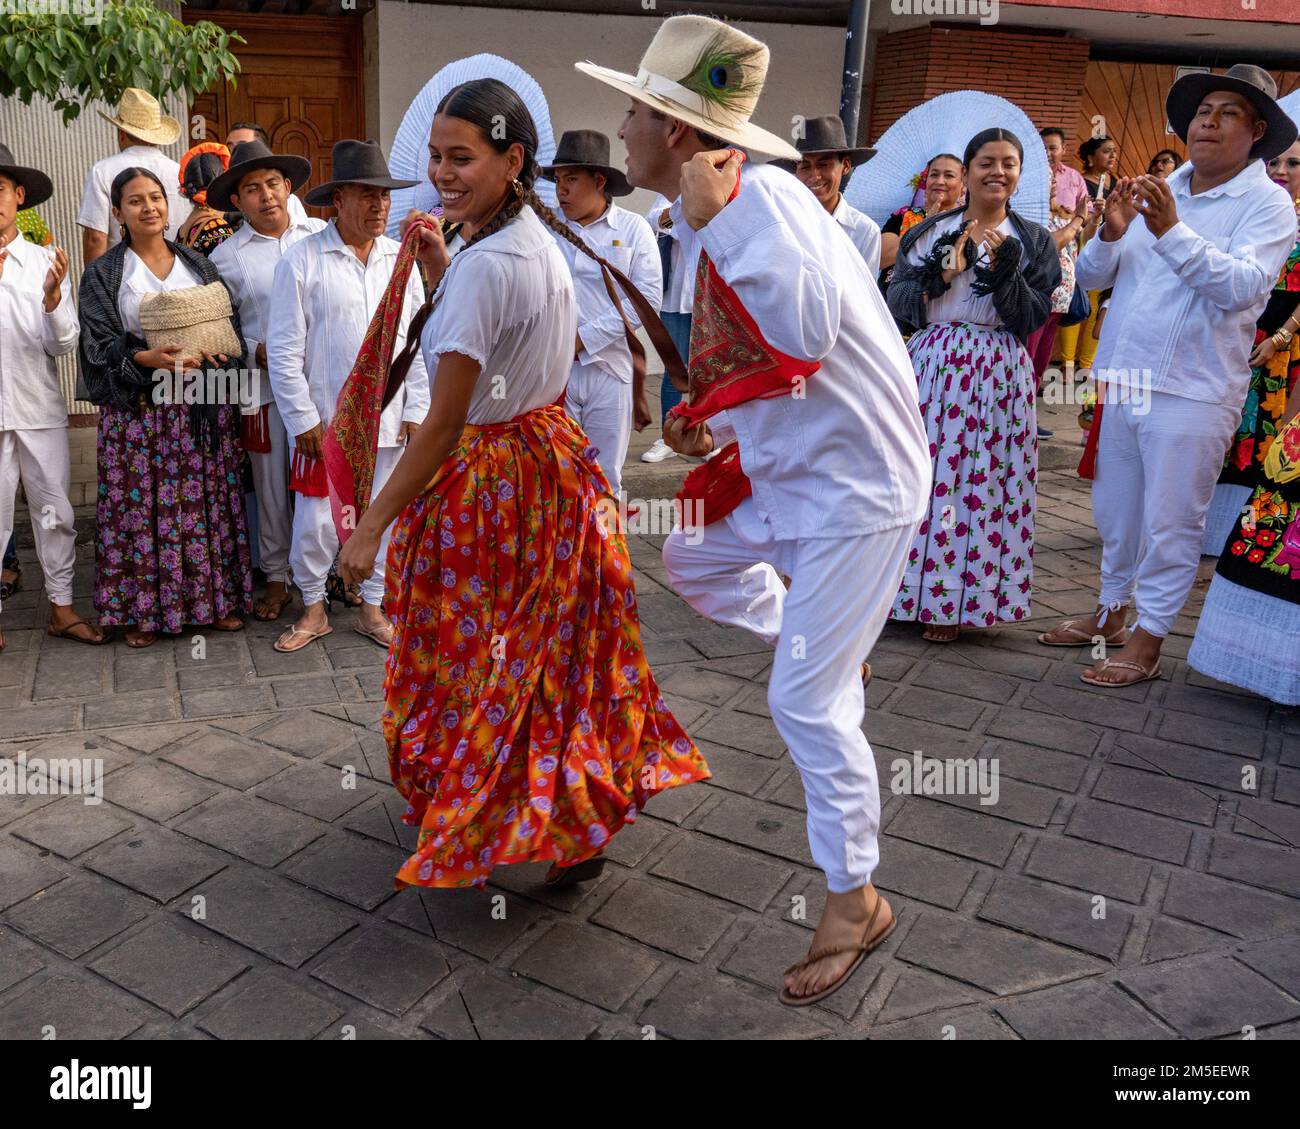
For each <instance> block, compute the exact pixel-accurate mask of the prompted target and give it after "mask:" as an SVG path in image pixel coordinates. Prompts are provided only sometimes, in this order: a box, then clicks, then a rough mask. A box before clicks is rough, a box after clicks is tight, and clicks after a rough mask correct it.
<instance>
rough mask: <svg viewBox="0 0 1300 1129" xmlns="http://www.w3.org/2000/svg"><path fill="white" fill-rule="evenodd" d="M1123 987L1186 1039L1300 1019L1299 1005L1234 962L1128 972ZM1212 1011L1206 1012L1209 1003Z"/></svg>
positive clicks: (1208, 960)
mask: <svg viewBox="0 0 1300 1129" xmlns="http://www.w3.org/2000/svg"><path fill="white" fill-rule="evenodd" d="M1118 979H1119V983H1121V984H1122V985H1123V986H1124V987H1125V988H1127V989H1128V990H1129V991H1130V992H1132V993H1133V995H1135V996H1136V997H1137V998H1138V999H1139V1000H1141V1001H1142V1003H1143V1004H1144V1005H1146V1006H1147V1007H1148V1008H1150V1009H1151V1010H1152V1011H1154V1012H1155V1013H1156V1014H1157V1015H1158V1016H1160V1018H1161V1019H1163V1020H1164V1021H1165V1022H1166V1023H1168V1024H1169V1025H1170V1026H1171V1027H1173V1028H1174V1029H1175V1030H1176V1031H1178V1032H1179V1034H1181V1035H1183V1036H1184V1037H1186V1038H1188V1039H1209V1038H1213V1037H1214V1036H1216V1035H1232V1034H1237V1035H1240V1033H1241V1031H1242V1029H1243V1028H1244V1027H1247V1026H1249V1027H1264V1026H1267V1025H1268V1024H1270V1023H1282V1022H1284V1021H1286V1020H1288V1019H1294V1018H1295V1017H1296V1016H1297V1015H1300V1003H1297V1002H1296V1001H1295V1000H1294V999H1291V998H1290V997H1289V996H1286V995H1284V994H1283V993H1282V992H1280V991H1278V989H1277V988H1276V987H1275V986H1274V985H1272V984H1270V983H1269V982H1268V981H1267V980H1265V979H1264V977H1262V976H1260V975H1259V974H1258V973H1256V972H1252V971H1251V970H1250V969H1249V968H1246V967H1245V966H1244V965H1242V964H1239V963H1238V962H1237V961H1235V960H1233V959H1231V958H1230V957H1219V956H1211V957H1195V958H1192V959H1191V960H1188V961H1179V962H1176V963H1174V962H1171V963H1168V964H1162V965H1157V966H1152V967H1149V968H1142V969H1137V970H1135V971H1132V972H1125V973H1123V974H1121V975H1120V977H1119V978H1118ZM1211 1000H1212V1001H1213V1006H1207V1002H1208V1001H1211Z"/></svg>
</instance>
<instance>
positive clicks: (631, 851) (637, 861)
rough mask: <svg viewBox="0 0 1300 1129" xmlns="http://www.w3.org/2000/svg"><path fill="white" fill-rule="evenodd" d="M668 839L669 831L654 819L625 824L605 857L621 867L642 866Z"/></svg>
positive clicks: (612, 840) (611, 843) (606, 848)
mask: <svg viewBox="0 0 1300 1129" xmlns="http://www.w3.org/2000/svg"><path fill="white" fill-rule="evenodd" d="M667 837H668V831H667V829H666V828H664V827H663V826H662V825H660V824H659V823H657V822H656V821H655V820H653V819H638V820H637V821H636V822H635V823H628V824H624V826H623V829H622V830H621V831H620V832H619V833H618V834H617V835H615V836H614V837H613V838H612V839H611V840H610V841H609V843H608V844H607V845H606V847H605V857H606V858H607V859H609V860H610V861H611V862H616V863H618V864H620V865H621V866H632V867H636V866H640V865H641V863H642V861H643V860H644V859H645V857H646V855H648V854H649V853H650V852H651V851H653V850H654V849H655V848H656V847H658V846H659V844H660V843H662V842H663V841H664V840H665V839H666V838H667Z"/></svg>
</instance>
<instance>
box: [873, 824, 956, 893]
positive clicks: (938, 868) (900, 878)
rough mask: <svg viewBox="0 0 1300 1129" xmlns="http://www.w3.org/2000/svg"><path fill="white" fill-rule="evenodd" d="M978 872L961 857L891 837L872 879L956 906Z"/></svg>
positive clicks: (892, 889)
mask: <svg viewBox="0 0 1300 1129" xmlns="http://www.w3.org/2000/svg"><path fill="white" fill-rule="evenodd" d="M977 873H978V870H977V868H976V867H974V866H972V865H971V864H970V863H968V862H964V861H962V860H961V859H955V858H953V857H952V856H950V855H945V854H940V853H939V852H938V851H932V850H930V849H929V848H927V847H918V846H915V845H914V844H912V843H907V842H904V841H903V840H901V839H893V838H891V839H890V840H889V841H888V843H887V849H885V850H882V851H881V856H880V868H879V869H878V870H877V871H876V873H875V874H874V875H873V876H872V881H873V882H874V883H875V884H876V886H878V887H879V888H880V889H882V890H885V891H886V892H889V893H895V894H902V895H903V896H904V897H908V898H916V899H917V900H918V901H922V902H929V903H931V904H932V905H936V906H942V907H943V908H944V909H956V908H957V906H958V905H959V904H960V903H961V900H962V897H963V896H964V895H965V893H966V891H967V890H968V889H969V888H970V884H971V881H972V880H973V879H974V877H975V875H976V874H977Z"/></svg>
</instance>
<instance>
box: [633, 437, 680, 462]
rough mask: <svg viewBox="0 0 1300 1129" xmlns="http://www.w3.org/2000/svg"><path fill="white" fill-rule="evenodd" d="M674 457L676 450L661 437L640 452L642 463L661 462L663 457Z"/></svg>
mask: <svg viewBox="0 0 1300 1129" xmlns="http://www.w3.org/2000/svg"><path fill="white" fill-rule="evenodd" d="M676 457H677V452H676V451H674V450H673V449H672V448H671V447H670V446H668V444H667V443H665V442H664V441H663V440H662V439H656V440H655V441H654V442H653V443H651V444H650V446H649V447H648V448H646V450H644V451H643V452H642V453H641V461H642V462H643V463H661V462H663V461H664V459H675V458H676Z"/></svg>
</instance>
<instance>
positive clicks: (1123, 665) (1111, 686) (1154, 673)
mask: <svg viewBox="0 0 1300 1129" xmlns="http://www.w3.org/2000/svg"><path fill="white" fill-rule="evenodd" d="M1112 667H1114V668H1115V669H1116V670H1136V671H1137V672H1138V673H1139V674H1140V675H1142V677H1141V678H1131V679H1129V680H1128V681H1127V682H1105V681H1103V680H1102V679H1100V678H1089V677H1088V675H1090V674H1091V673H1092V670H1091V668H1090V669H1088V670H1085V671H1084V672H1083V673H1082V674H1081V675H1079V680H1080V681H1081V682H1086V683H1087V684H1088V685H1089V686H1100V687H1101V688H1102V689H1103V690H1115V689H1117V688H1119V687H1120V686H1137V685H1138V684H1139V683H1142V682H1151V681H1153V680H1154V679H1157V678H1159V677H1160V676H1161V675H1162V674H1163V673H1164V672H1163V671H1162V670H1161V669H1160V660H1159V659H1157V660H1156V665H1155V666H1153V667H1152V668H1151V669H1150V670H1148V669H1147V668H1146V667H1144V666H1143V665H1142V664H1141V663H1135V662H1129V661H1128V660H1127V659H1103V660H1102V664H1101V669H1102V670H1109V669H1111V668H1112Z"/></svg>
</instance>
